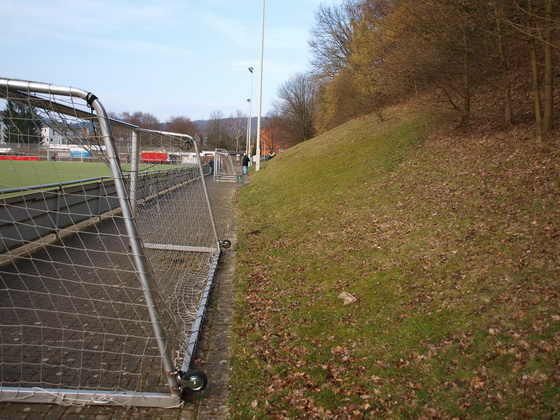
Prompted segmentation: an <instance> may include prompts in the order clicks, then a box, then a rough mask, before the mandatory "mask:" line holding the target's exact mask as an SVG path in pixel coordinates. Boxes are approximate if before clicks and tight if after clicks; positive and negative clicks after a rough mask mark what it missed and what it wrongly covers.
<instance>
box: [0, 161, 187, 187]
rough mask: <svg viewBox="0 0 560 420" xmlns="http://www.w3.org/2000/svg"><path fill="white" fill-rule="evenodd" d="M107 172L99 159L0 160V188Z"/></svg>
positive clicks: (153, 167)
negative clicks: (52, 160)
mask: <svg viewBox="0 0 560 420" xmlns="http://www.w3.org/2000/svg"><path fill="white" fill-rule="evenodd" d="M177 166H178V165H152V164H140V165H139V170H140V171H149V170H156V169H174V168H176V167H177ZM181 166H183V165H181ZM129 168H130V165H129V164H123V165H122V169H123V172H125V174H126V173H127V172H128V170H129ZM110 175H111V170H110V169H109V167H108V166H107V165H106V164H105V163H103V162H65V161H57V162H49V161H15V160H6V161H2V160H0V190H6V189H11V188H21V187H30V186H35V185H48V184H58V183H63V182H71V181H78V180H81V179H90V178H98V177H104V176H110Z"/></svg>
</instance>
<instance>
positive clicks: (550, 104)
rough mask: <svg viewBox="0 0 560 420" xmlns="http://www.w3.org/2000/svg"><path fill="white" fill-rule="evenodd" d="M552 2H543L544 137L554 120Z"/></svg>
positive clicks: (550, 129) (549, 0)
mask: <svg viewBox="0 0 560 420" xmlns="http://www.w3.org/2000/svg"><path fill="white" fill-rule="evenodd" d="M552 2H553V0H545V23H544V25H545V29H544V34H543V41H544V42H543V44H544V94H543V108H544V109H543V119H542V135H543V136H544V137H546V136H547V135H548V134H550V132H551V131H552V123H553V119H554V109H553V108H554V97H553V89H554V86H553V85H554V78H553V72H554V65H553V60H552V30H551V27H550V26H551V22H552Z"/></svg>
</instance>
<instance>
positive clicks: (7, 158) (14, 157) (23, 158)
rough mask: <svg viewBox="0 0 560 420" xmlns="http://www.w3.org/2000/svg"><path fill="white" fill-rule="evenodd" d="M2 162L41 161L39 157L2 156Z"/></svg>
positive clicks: (0, 158) (0, 157)
mask: <svg viewBox="0 0 560 420" xmlns="http://www.w3.org/2000/svg"><path fill="white" fill-rule="evenodd" d="M0 160H39V156H0Z"/></svg>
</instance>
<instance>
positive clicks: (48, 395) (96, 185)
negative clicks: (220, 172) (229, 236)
mask: <svg viewBox="0 0 560 420" xmlns="http://www.w3.org/2000/svg"><path fill="white" fill-rule="evenodd" d="M0 99H1V100H0V105H2V107H3V109H4V110H5V111H4V113H3V115H2V117H3V118H2V121H3V122H2V137H1V142H0V174H1V177H0V366H1V367H0V401H24V402H43V403H44V402H49V403H58V404H82V405H90V404H107V403H109V404H123V405H133V406H157V407H171V406H176V405H178V404H180V403H181V397H182V396H184V393H185V392H188V391H191V390H193V391H198V390H201V389H203V388H204V386H205V385H206V377H205V375H204V373H203V372H200V371H198V370H193V366H192V365H193V356H194V353H195V350H196V343H197V341H198V335H199V333H200V331H201V328H202V322H203V318H204V313H205V308H206V303H207V301H208V297H209V293H210V289H211V287H212V281H213V278H214V275H215V272H216V269H217V264H218V259H219V256H220V253H221V251H220V245H225V246H227V243H228V241H219V240H218V235H217V232H216V226H215V223H214V219H213V216H212V211H211V208H210V201H209V197H208V191H207V189H206V185H205V180H204V178H205V175H208V174H209V173H210V169H209V168H208V167H203V166H202V165H201V163H200V154H199V152H198V149H197V145H196V142H195V141H194V140H193V139H192V138H191V137H190V136H187V135H182V134H175V133H166V132H160V131H151V130H144V129H141V128H139V127H136V126H133V125H130V124H126V123H123V122H120V121H115V120H111V119H109V118H108V117H107V115H106V112H105V110H104V108H103V106H102V104H101V103H100V101H99V100H98V99H97V98H96V97H95V96H94V95H92V94H90V93H88V92H85V91H82V90H79V89H75V88H66V87H60V86H53V85H47V84H41V83H35V82H25V81H18V80H9V79H0Z"/></svg>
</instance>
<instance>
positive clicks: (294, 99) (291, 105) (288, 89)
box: [272, 73, 317, 143]
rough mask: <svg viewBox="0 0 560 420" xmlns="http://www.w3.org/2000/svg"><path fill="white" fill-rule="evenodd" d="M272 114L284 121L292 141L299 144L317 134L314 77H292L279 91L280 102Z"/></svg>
mask: <svg viewBox="0 0 560 420" xmlns="http://www.w3.org/2000/svg"><path fill="white" fill-rule="evenodd" d="M272 108H273V112H272V114H276V115H277V116H279V117H281V119H282V120H283V122H284V123H283V129H284V130H285V131H286V132H288V133H290V135H291V137H292V140H293V141H294V142H295V143H299V142H302V141H305V140H309V139H310V138H313V137H314V136H315V134H316V128H315V120H316V114H317V84H316V83H315V80H314V78H313V76H311V75H309V74H305V73H299V74H296V75H295V76H292V77H291V78H290V79H289V80H288V81H287V82H285V83H284V84H282V85H281V86H280V88H279V89H278V100H276V101H275V102H274V104H273V106H272Z"/></svg>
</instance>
